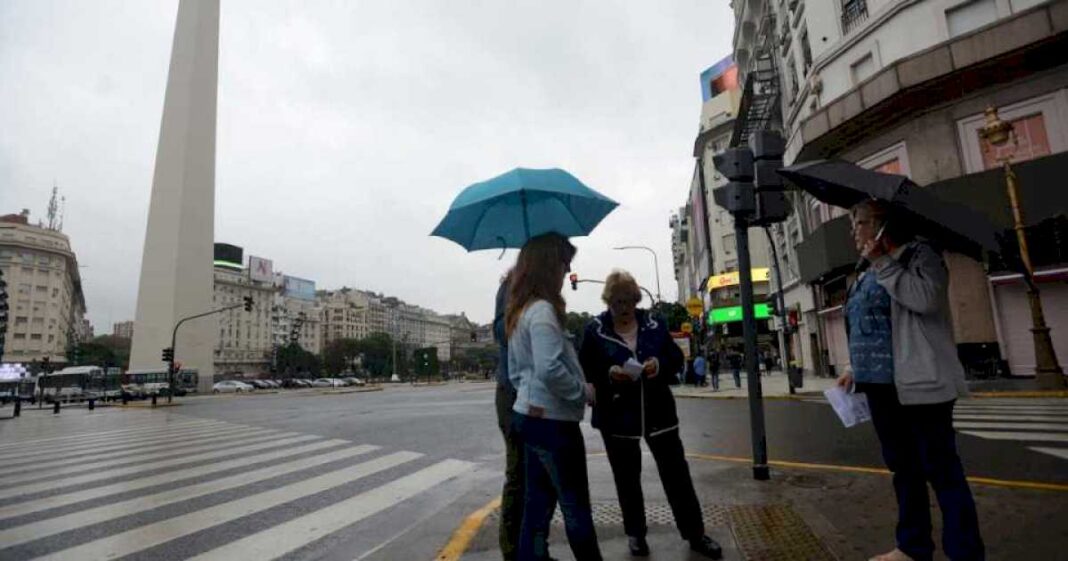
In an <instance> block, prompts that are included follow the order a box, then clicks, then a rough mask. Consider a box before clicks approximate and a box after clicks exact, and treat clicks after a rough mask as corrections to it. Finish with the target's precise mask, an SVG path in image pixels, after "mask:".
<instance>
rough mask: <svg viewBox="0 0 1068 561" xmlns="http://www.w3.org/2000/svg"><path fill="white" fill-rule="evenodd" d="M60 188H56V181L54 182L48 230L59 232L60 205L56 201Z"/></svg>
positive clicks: (49, 207)
mask: <svg viewBox="0 0 1068 561" xmlns="http://www.w3.org/2000/svg"><path fill="white" fill-rule="evenodd" d="M58 192H59V187H57V186H56V180H55V179H53V180H52V198H50V199H48V229H49V230H58V229H59V228H58V226H59V219H58V215H59V203H58V202H57V201H56V196H57V193H58Z"/></svg>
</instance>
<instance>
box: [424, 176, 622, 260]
mask: <svg viewBox="0 0 1068 561" xmlns="http://www.w3.org/2000/svg"><path fill="white" fill-rule="evenodd" d="M618 204H619V203H617V202H615V201H613V200H612V199H609V198H608V197H605V196H604V195H602V194H600V193H598V192H597V191H594V190H593V189H590V188H589V187H587V186H585V185H583V184H582V182H581V181H579V180H578V179H575V176H573V175H571V174H570V173H567V172H566V171H564V170H562V169H555V168H554V169H525V168H516V169H514V170H512V171H510V172H508V173H505V174H502V175H498V176H497V177H494V178H493V179H489V180H486V181H483V182H481V183H475V184H474V185H471V186H469V187H468V188H466V189H464V190H463V191H462V192H461V193H460V194H459V195H458V196H457V197H456V200H454V201H453V202H452V205H451V206H450V207H449V212H448V214H446V215H445V218H444V219H442V221H441V223H440V224H438V226H437V228H434V231H433V232H431V234H430V235H432V236H438V237H441V238H445V239H448V240H452V241H454V242H456V243H458V244H460V245H461V246H463V247H464V248H465V249H467V250H468V251H475V250H478V249H502V248H508V247H512V248H518V247H523V245H524V244H525V243H527V240H529V239H530V238H533V237H535V236H539V235H541V234H546V233H549V232H556V233H558V234H560V235H563V236H567V237H572V236H585V235H588V234H589V233H590V232H591V231H593V229H594V228H595V227H596V226H597V224H598V223H599V222H600V221H601V220H602V219H603V218H604V217H605V216H607V215H608V213H609V212H612V209H614V208H616V206H617V205H618Z"/></svg>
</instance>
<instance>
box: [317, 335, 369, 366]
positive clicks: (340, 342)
mask: <svg viewBox="0 0 1068 561" xmlns="http://www.w3.org/2000/svg"><path fill="white" fill-rule="evenodd" d="M359 356H360V350H359V341H357V340H356V339H334V340H333V341H330V342H329V343H327V344H326V346H325V347H323V356H322V366H323V369H324V370H326V372H327V373H328V374H338V373H341V372H343V371H344V370H345V369H347V368H349V367H351V366H352V364H353V362H355V361H356V358H357V357H359Z"/></svg>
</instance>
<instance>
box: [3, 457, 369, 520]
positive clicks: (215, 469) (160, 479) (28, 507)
mask: <svg viewBox="0 0 1068 561" xmlns="http://www.w3.org/2000/svg"><path fill="white" fill-rule="evenodd" d="M342 444H351V443H350V442H349V441H347V440H321V441H319V442H313V443H311V444H304V445H302V446H297V447H296V448H285V449H282V450H277V451H271V452H266V453H262V454H256V455H253V456H246V457H244V458H237V459H234V460H227V461H223V462H217V463H213V464H208V465H205V466H197V467H193V468H186V469H181V470H178V471H171V472H167V473H163V474H160V475H151V476H145V477H139V478H134V479H129V480H126V481H122V482H121V483H115V484H112V485H104V486H101V487H92V488H89V489H83V490H81V491H74V492H71V493H66V494H63V495H53V496H51V497H45V498H42V499H36V500H33V501H27V502H22V503H18V504H14V505H8V506H5V507H0V520H4V519H7V518H11V517H13V516H23V515H26V514H31V513H34V512H40V511H43V510H49V509H53V508H59V507H65V506H69V505H73V504H77V503H81V502H85V501H91V500H93V499H99V498H102V497H107V496H109V495H114V494H117V493H125V492H128V491H136V490H138V489H145V488H148V487H154V486H156V485H162V484H165V483H176V482H179V483H180V482H182V481H186V480H189V479H195V478H198V477H203V476H205V475H211V474H213V473H219V472H222V471H226V470H230V469H234V468H243V467H246V466H250V465H253V464H258V463H261V462H269V461H271V460H278V459H282V458H288V457H290V456H296V455H298V454H305V453H308V452H316V451H319V450H324V449H326V448H333V447H335V446H340V445H342Z"/></svg>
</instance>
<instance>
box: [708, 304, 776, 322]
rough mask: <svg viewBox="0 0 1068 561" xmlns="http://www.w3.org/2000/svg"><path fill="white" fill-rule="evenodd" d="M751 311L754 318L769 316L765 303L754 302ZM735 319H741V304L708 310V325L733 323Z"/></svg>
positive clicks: (769, 311) (766, 317)
mask: <svg viewBox="0 0 1068 561" xmlns="http://www.w3.org/2000/svg"><path fill="white" fill-rule="evenodd" d="M753 312H754V315H756V319H768V318H770V317H771V310H770V309H769V307H768V305H767V304H754V305H753ZM736 321H742V307H741V306H728V307H726V308H713V309H712V310H711V311H709V312H708V325H718V324H721V323H734V322H736Z"/></svg>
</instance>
